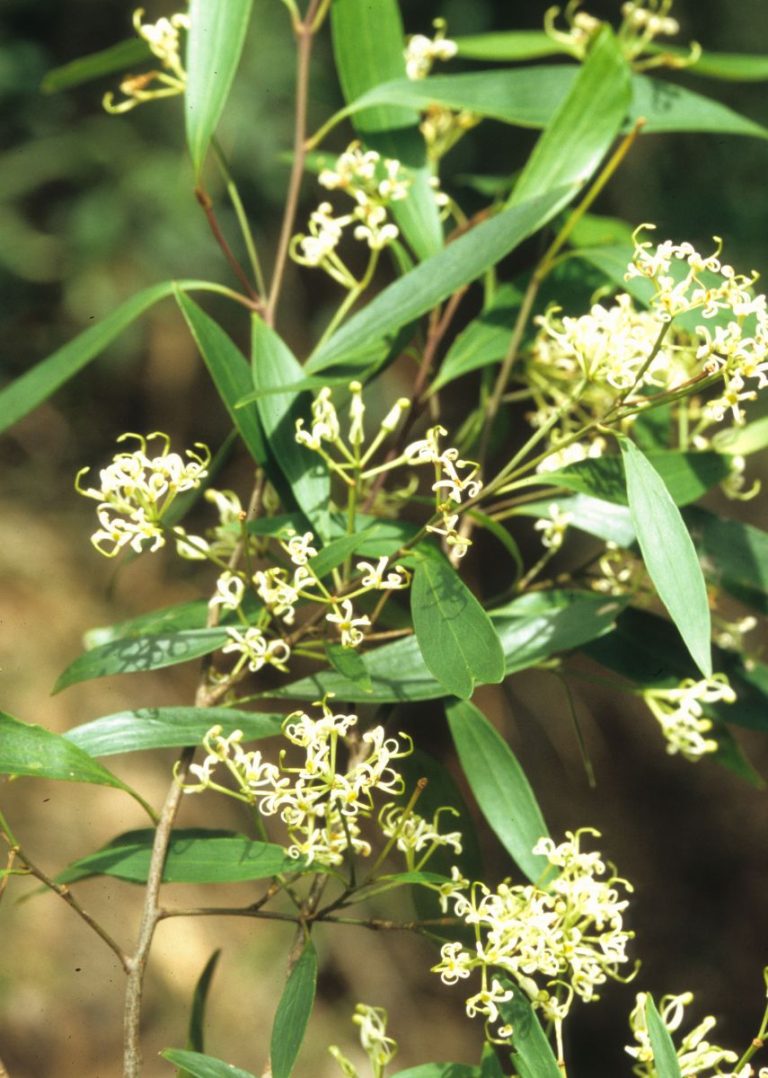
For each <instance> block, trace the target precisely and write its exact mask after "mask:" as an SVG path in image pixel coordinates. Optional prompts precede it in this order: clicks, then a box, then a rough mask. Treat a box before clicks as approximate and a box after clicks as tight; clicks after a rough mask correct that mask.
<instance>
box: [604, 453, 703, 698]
mask: <svg viewBox="0 0 768 1078" xmlns="http://www.w3.org/2000/svg"><path fill="white" fill-rule="evenodd" d="M621 453H622V457H623V459H624V468H625V472H626V480H627V498H628V500H629V509H630V513H631V516H632V525H633V527H634V529H635V534H636V535H637V541H638V543H639V544H640V550H641V553H642V555H643V561H644V562H645V567H646V569H647V570H648V574H649V576H650V577H651V580H652V581H653V585H654V587H655V588H656V591H657V592H658V595H659V598H660V599H661V601H662V602H663V603H664V605H665V607H666V608H667V610H668V611H669V615H670V617H671V618H672V620H673V621H674V623H675V625H676V626H677V628H678V630H679V631H680V635H681V636H682V638H683V640H684V641H685V643H686V646H687V647H688V650H689V651H690V653H691V656H692V657H693V660H694V662H695V663H696V665H697V666H698V668H699V669H700V670H701V672H702V674H703V675H704V676H705V677H711V676H712V653H711V645H710V636H711V632H712V627H711V619H710V614H709V601H708V599H707V589H706V585H705V583H704V576H703V574H702V571H701V566H700V565H699V559H698V557H697V555H696V550H695V548H694V545H693V542H692V541H691V537H690V535H689V534H688V531H687V529H686V527H685V524H684V522H683V518H682V517H681V516H680V510H679V509H678V508H677V506H676V505H675V503H674V501H673V500H672V498H671V497H670V495H669V491H668V490H667V488H666V486H665V485H664V481H663V480H662V479H661V477H660V476H659V474H658V472H657V471H656V470H655V469H654V467H653V465H652V464H650V463H649V461H648V460H647V458H646V457H645V456H643V454H642V453H641V452H640V450H639V449H638V448H637V447H636V446H635V445H634V443H632V442H630V441H629V440H628V439H626V438H623V439H622V440H621Z"/></svg>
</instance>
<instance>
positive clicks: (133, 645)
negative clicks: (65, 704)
mask: <svg viewBox="0 0 768 1078" xmlns="http://www.w3.org/2000/svg"><path fill="white" fill-rule="evenodd" d="M228 639H229V637H228V635H227V630H226V629H221V628H217V629H189V630H187V631H182V632H177V633H174V632H170V633H152V634H151V635H147V636H131V637H126V638H124V639H120V640H114V641H112V642H111V643H109V644H102V645H101V646H100V647H97V648H93V650H92V651H86V652H85V653H84V654H83V655H79V656H78V657H77V658H76V659H75V661H74V662H73V663H70V665H69V666H68V667H67V668H66V670H64V672H63V673H62V674H60V675H59V677H58V679H57V680H56V684H55V685H54V687H53V691H54V693H57V692H61V690H62V689H67V688H69V686H70V685H77V684H78V682H81V681H91V680H92V679H93V678H98V677H109V676H111V675H113V674H136V673H142V672H143V671H145V670H162V669H164V668H165V667H166V666H177V665H178V664H179V663H187V662H190V661H191V660H192V659H199V658H201V657H202V656H203V655H210V654H211V652H212V651H216V650H217V649H218V648H220V647H221V646H222V644H225V643H226V642H227V640H228Z"/></svg>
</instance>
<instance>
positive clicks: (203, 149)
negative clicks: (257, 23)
mask: <svg viewBox="0 0 768 1078" xmlns="http://www.w3.org/2000/svg"><path fill="white" fill-rule="evenodd" d="M251 5H252V0H226V3H222V2H221V0H191V2H190V5H189V21H190V28H189V33H188V35H187V57H186V68H187V88H186V91H185V94H184V115H185V117H186V129H187V146H188V147H189V153H190V156H191V157H192V164H193V165H194V168H195V174H196V175H197V176H199V175H200V171H201V169H202V167H203V161H204V160H205V155H206V154H207V153H208V147H209V145H210V143H211V139H212V138H213V135H214V132H215V131H216V127H217V125H218V122H219V120H220V118H221V114H222V112H223V111H224V106H225V104H226V102H227V97H228V96H229V91H230V89H231V87H232V81H233V80H234V77H235V72H236V71H237V65H238V64H239V62H240V54H241V52H242V51H243V45H244V44H245V35H246V32H247V30H248V22H249V20H250V16H251Z"/></svg>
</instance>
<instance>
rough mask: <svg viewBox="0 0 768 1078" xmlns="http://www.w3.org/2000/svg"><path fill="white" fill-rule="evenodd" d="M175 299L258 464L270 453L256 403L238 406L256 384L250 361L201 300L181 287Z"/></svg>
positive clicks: (225, 405)
mask: <svg viewBox="0 0 768 1078" xmlns="http://www.w3.org/2000/svg"><path fill="white" fill-rule="evenodd" d="M176 302H177V303H178V305H179V307H180V308H181V313H182V314H183V315H184V318H185V319H186V322H187V325H188V326H189V329H190V332H191V334H192V336H193V337H194V339H195V343H196V344H197V347H198V348H199V350H200V355H201V356H202V357H203V361H204V362H205V365H206V367H207V368H208V373H209V374H210V376H211V378H212V379H213V384H214V385H215V386H216V391H217V392H218V394H219V397H220V398H221V400H222V403H223V404H224V407H225V408H226V409H227V411H228V412H229V415H230V417H231V419H232V422H233V423H234V424H235V427H236V428H237V430H238V432H239V433H240V437H241V438H242V439H243V441H244V442H245V446H246V448H247V450H248V452H249V453H250V454H251V456H252V457H253V459H254V460H255V461H256V463H257V464H263V463H264V461H265V460H266V459H267V453H266V448H265V445H264V436H263V434H262V432H261V423H260V422H259V415H258V411H257V409H256V406H255V405H253V404H250V405H244V406H243V407H240V408H238V407H236V405H237V403H238V402H239V401H240V400H241V399H242V397H244V396H245V395H246V394H247V393H249V392H250V391H251V389H252V388H253V378H252V377H251V372H250V369H249V366H248V361H247V360H246V358H245V356H244V355H243V353H242V352H241V351H240V349H239V348H238V347H237V346H236V345H235V344H234V342H233V341H232V339H231V337H229V335H228V334H226V333H225V332H224V330H223V329H222V328H221V326H220V325H219V324H218V322H214V320H213V319H212V318H211V317H210V316H209V315H207V314H206V313H205V311H204V310H203V309H202V308H201V307H199V306H198V304H196V303H195V302H194V301H193V300H191V299H190V298H189V297H188V296H185V295H184V293H183V292H181V291H178V290H177V292H176Z"/></svg>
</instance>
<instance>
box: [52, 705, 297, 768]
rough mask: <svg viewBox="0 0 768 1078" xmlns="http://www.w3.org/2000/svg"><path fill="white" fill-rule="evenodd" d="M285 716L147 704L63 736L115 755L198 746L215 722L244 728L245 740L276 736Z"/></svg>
mask: <svg viewBox="0 0 768 1078" xmlns="http://www.w3.org/2000/svg"><path fill="white" fill-rule="evenodd" d="M283 717H284V716H282V715H266V714H259V713H257V712H253V711H237V710H235V709H234V708H227V707H145V708H140V709H139V710H138V711H118V712H116V713H115V714H114V715H105V716H104V717H103V718H100V719H93V720H92V721H91V722H86V723H83V724H82V725H81V726H76V727H75V728H74V729H72V730H68V731H67V732H66V734H64V737H65V738H66V739H67V741H70V742H71V743H72V744H73V745H76V746H77V747H78V748H80V749H82V750H83V752H87V753H90V755H91V756H114V755H115V754H116V753H119V752H138V751H141V750H142V749H167V748H181V747H182V746H186V745H199V744H200V742H201V741H202V740H203V737H204V736H205V735H206V734H207V733H208V731H209V730H210V729H211V727H212V726H216V725H219V726H221V727H223V729H224V730H225V732H227V733H231V732H232V731H233V730H242V731H243V734H244V740H245V741H256V740H260V739H261V738H264V737H276V736H277V735H278V734H280V732H281V729H282V723H283Z"/></svg>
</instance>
